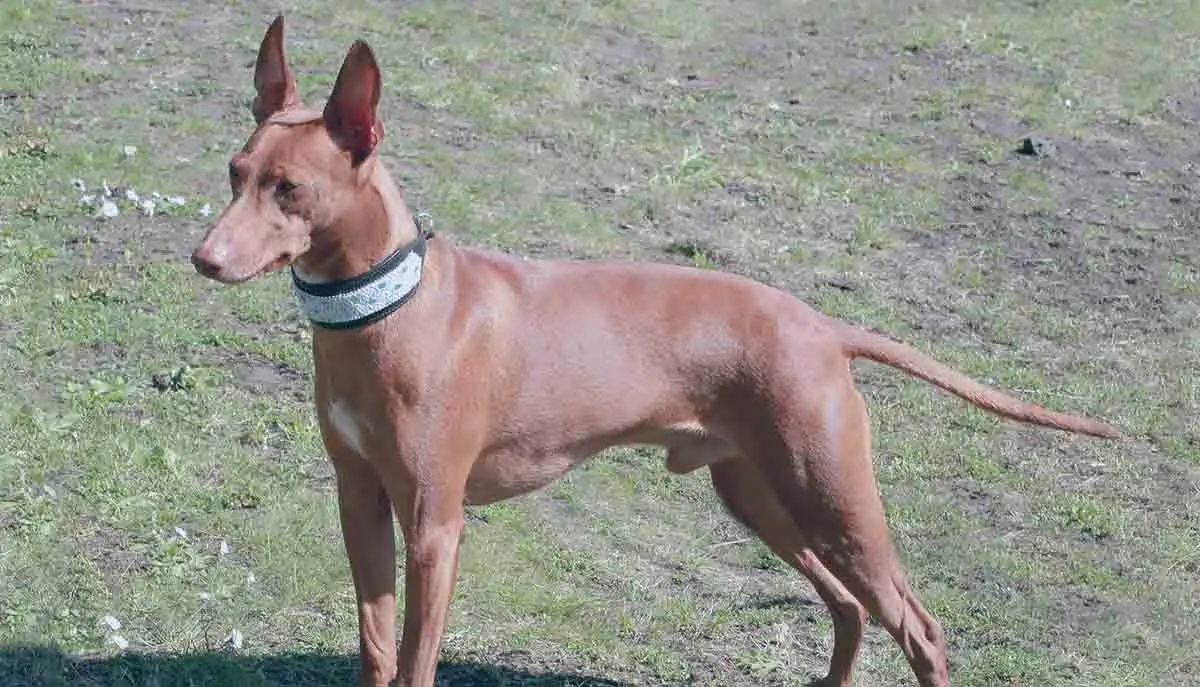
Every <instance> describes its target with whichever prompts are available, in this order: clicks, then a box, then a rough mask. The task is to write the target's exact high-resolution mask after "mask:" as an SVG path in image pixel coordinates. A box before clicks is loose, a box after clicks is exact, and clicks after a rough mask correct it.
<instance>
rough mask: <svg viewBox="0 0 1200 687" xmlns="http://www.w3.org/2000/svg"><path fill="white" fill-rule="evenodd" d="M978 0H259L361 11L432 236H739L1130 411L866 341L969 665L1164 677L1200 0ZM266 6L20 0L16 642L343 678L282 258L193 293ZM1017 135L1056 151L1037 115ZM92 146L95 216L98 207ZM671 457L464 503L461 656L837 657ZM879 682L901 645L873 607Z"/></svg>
mask: <svg viewBox="0 0 1200 687" xmlns="http://www.w3.org/2000/svg"><path fill="white" fill-rule="evenodd" d="M976 5H978V3H975V4H970V3H961V2H952V1H951V0H937V1H934V2H926V3H923V4H922V6H921V8H920V9H917V8H915V7H914V8H912V9H901V8H897V7H896V5H895V4H889V3H871V2H868V3H856V4H850V5H846V4H837V3H825V4H820V5H804V6H803V7H793V6H792V5H789V4H787V3H766V2H757V3H751V4H750V5H747V4H745V3H742V4H739V5H737V6H736V7H733V6H730V5H729V4H728V3H724V2H701V3H699V4H697V3H684V2H681V1H680V0H654V1H653V2H649V3H637V4H636V7H635V6H634V4H632V3H624V2H593V1H578V2H569V3H545V2H520V3H508V4H507V5H505V6H504V7H502V8H501V7H499V5H497V6H496V7H491V6H489V5H488V4H486V3H483V4H480V3H475V4H473V5H471V6H469V7H464V6H461V5H459V4H450V3H442V2H436V1H434V0H429V1H424V2H418V3H409V4H406V5H404V6H403V7H397V6H395V5H394V4H384V3H369V2H358V3H352V4H350V5H349V6H339V7H337V8H334V7H332V6H330V7H328V8H325V7H320V6H316V5H307V4H306V5H303V6H301V5H300V4H298V3H284V9H285V10H286V11H287V13H288V17H289V27H290V30H289V53H290V56H291V58H292V60H293V64H294V66H295V68H296V70H297V72H298V74H299V75H300V78H301V81H300V87H301V92H302V93H303V94H304V95H305V96H306V97H307V98H308V99H309V100H312V101H314V102H320V100H321V99H322V98H323V97H324V93H325V92H326V90H327V89H328V87H329V86H330V84H331V83H332V79H333V76H334V74H335V73H336V68H337V65H338V64H339V63H340V59H341V56H342V54H343V52H344V50H345V49H346V47H347V46H348V45H349V43H350V41H351V40H353V39H354V38H357V37H360V36H361V37H365V38H366V39H368V40H369V41H371V42H372V44H373V45H374V46H375V48H376V52H377V54H378V55H379V57H380V59H381V61H382V64H383V68H384V80H385V97H384V103H383V108H384V112H385V118H386V120H387V132H388V134H387V138H386V139H385V142H384V150H385V157H386V158H387V162H388V164H389V165H390V167H391V168H392V169H393V171H394V172H395V173H396V174H397V175H398V176H399V177H400V178H401V179H402V180H403V181H404V183H405V184H406V186H407V192H408V195H409V197H410V200H411V202H412V204H413V205H414V206H416V207H418V208H420V209H422V210H428V211H430V212H432V213H433V215H434V217H435V221H436V224H437V227H438V230H439V231H444V232H448V233H452V234H454V235H456V236H457V237H458V238H459V239H460V240H462V241H464V242H469V243H473V244H478V245H487V246H492V247H496V248H500V249H503V250H511V251H514V252H521V253H527V254H537V255H547V256H563V255H573V256H579V257H588V258H598V257H622V258H632V259H639V260H664V261H678V262H682V263H685V264H692V265H695V266H699V267H703V268H707V269H726V270H731V271H738V272H741V273H743V274H747V275H750V276H754V277H756V278H759V279H762V280H765V281H768V282H770V283H772V284H774V285H776V286H779V287H781V288H784V289H787V290H789V291H791V292H793V293H795V294H796V295H798V296H800V297H803V298H805V299H806V300H808V301H810V302H812V303H814V304H815V305H816V306H818V307H820V308H821V309H822V310H824V311H826V312H829V313H831V314H834V315H837V316H840V317H844V318H846V319H849V320H852V321H855V322H859V323H863V324H865V325H868V326H871V327H875V328H879V329H882V330H885V331H888V332H890V333H892V334H894V335H896V336H899V337H902V338H904V339H906V340H909V341H912V342H914V343H916V344H918V345H919V346H921V347H922V348H923V349H925V350H928V351H930V352H931V353H933V354H935V355H937V356H938V357H939V358H941V359H943V360H945V361H946V362H947V363H951V364H953V365H955V366H957V367H959V368H961V369H963V370H964V371H966V372H968V373H970V374H972V375H975V376H977V377H979V378H980V379H983V380H986V381H989V382H991V383H994V384H997V385H1000V386H1003V387H1006V388H1009V389H1012V390H1014V391H1017V392H1019V393H1020V394H1022V395H1023V396H1026V397H1028V398H1030V399H1032V400H1036V401H1038V402H1041V403H1044V404H1046V405H1049V406H1052V407H1056V408H1063V409H1071V410H1076V411H1080V412H1085V413H1091V414H1094V415H1097V416H1102V417H1105V418H1107V419H1110V420H1112V421H1114V422H1116V423H1117V424H1119V425H1121V426H1122V427H1124V428H1125V429H1126V430H1127V431H1128V433H1129V435H1130V438H1129V439H1128V440H1126V441H1123V442H1117V443H1102V442H1098V441H1093V440H1088V439H1082V438H1074V437H1066V436H1061V435H1058V434H1054V433H1049V432H1045V431H1038V430H1033V429H1027V428H1021V427H1014V426H1011V425H1009V424H1007V423H1001V422H999V421H997V420H995V419H994V418H991V417H989V416H986V415H983V414H981V413H979V412H978V411H975V410H972V409H969V408H966V407H964V406H963V404H961V403H960V402H958V401H956V400H953V399H949V398H947V397H945V396H943V395H940V394H937V393H935V392H932V391H930V390H929V389H928V388H926V387H925V386H924V385H922V384H920V383H917V382H914V381H912V380H909V379H906V378H903V377H901V376H900V375H898V374H896V373H893V372H890V371H885V370H882V369H880V368H878V367H876V366H870V365H862V366H860V369H859V372H858V374H859V378H860V380H861V382H862V386H863V388H864V391H865V393H866V395H867V396H868V399H869V403H870V406H871V412H872V415H873V417H874V419H875V422H876V433H875V448H876V452H877V459H876V465H877V472H878V476H879V479H880V483H881V489H882V493H883V495H884V498H885V501H886V503H887V506H888V513H889V518H890V522H891V526H892V528H893V532H894V535H895V538H896V540H897V543H898V545H899V547H900V549H901V551H902V553H903V556H904V558H905V560H906V562H907V565H908V567H909V570H910V572H911V576H912V578H913V582H914V585H915V587H916V589H917V591H918V593H919V594H920V595H921V596H922V598H924V599H925V600H926V602H927V605H928V606H929V607H930V609H931V610H932V611H933V612H934V613H935V614H936V615H937V616H938V617H939V618H940V619H941V620H942V621H943V624H944V625H945V627H946V630H947V636H948V642H949V645H950V650H951V661H952V668H951V670H952V678H953V680H954V681H955V684H959V685H996V684H1039V685H1081V686H1082V685H1122V686H1124V685H1161V684H1186V683H1188V681H1189V680H1192V679H1193V677H1192V676H1194V675H1196V674H1197V673H1200V662H1198V659H1197V657H1198V656H1200V646H1198V645H1197V640H1196V637H1198V636H1200V624H1198V623H1200V621H1198V620H1197V618H1200V613H1197V610H1198V609H1197V608H1196V599H1198V598H1200V582H1198V580H1200V549H1198V548H1197V542H1198V541H1200V506H1198V505H1197V504H1200V448H1198V446H1200V424H1197V423H1198V422H1200V419H1198V418H1200V415H1197V413H1196V412H1195V409H1196V408H1197V407H1200V391H1198V390H1200V377H1198V376H1197V372H1196V370H1198V369H1200V344H1198V343H1197V342H1200V324H1198V321H1197V316H1198V310H1200V305H1198V303H1200V301H1198V299H1197V298H1196V294H1197V292H1198V291H1200V287H1198V286H1197V285H1198V284H1200V279H1198V278H1197V275H1198V274H1200V240H1198V239H1197V238H1196V237H1197V236H1198V234H1197V233H1196V231H1195V226H1194V225H1195V223H1196V218H1197V211H1196V207H1197V201H1198V200H1200V195H1198V194H1197V192H1196V190H1195V188H1194V186H1195V184H1194V182H1193V180H1192V176H1194V169H1193V164H1194V160H1195V159H1196V157H1197V153H1198V152H1200V151H1198V150H1197V144H1196V141H1195V136H1194V129H1195V125H1196V123H1197V119H1198V118H1200V96H1198V95H1197V93H1196V90H1195V86H1194V84H1195V83H1196V77H1197V73H1196V70H1197V65H1200V60H1198V59H1197V57H1198V56H1197V54H1196V50H1197V43H1196V42H1195V41H1194V40H1193V39H1192V37H1193V36H1194V35H1196V34H1197V32H1198V31H1200V25H1198V24H1197V22H1198V21H1200V19H1198V15H1196V13H1195V12H1194V11H1192V10H1193V9H1194V8H1192V7H1191V5H1189V4H1188V3H1186V2H1180V1H1174V0H1172V1H1167V2H1159V3H1151V4H1147V3H1141V4H1138V5H1137V6H1136V7H1134V6H1127V5H1126V4H1123V3H1116V2H1083V1H1074V2H1060V3H1053V4H1052V5H1050V4H1046V3H1042V4H1037V3H1025V4H1014V3H994V4H992V5H988V6H986V7H984V6H976ZM277 9H278V7H277V6H276V5H270V6H268V5H267V4H262V3H257V2H232V3H224V4H222V5H220V6H219V7H218V6H206V7H204V8H200V7H199V6H193V5H188V4H183V3H166V2H159V1H158V0H146V1H144V2H141V3H138V4H137V6H136V7H134V6H129V7H125V6H123V5H122V4H120V3H65V2H50V1H48V0H24V1H20V2H14V1H11V0H0V117H2V118H3V121H4V122H5V126H3V127H0V184H2V185H3V187H4V193H3V194H2V196H0V309H2V311H3V312H4V314H5V317H4V318H3V321H0V368H2V369H3V370H4V374H3V378H2V379H3V389H4V391H5V393H4V395H3V397H0V484H3V485H4V487H3V488H2V489H0V643H2V646H0V682H3V683H5V684H8V683H12V684H30V685H66V684H71V685H76V684H78V685H118V684H143V683H147V684H148V683H152V682H157V683H159V684H190V683H193V682H195V683H201V682H204V683H219V684H229V685H284V684H286V685H325V684H344V683H345V682H346V681H347V680H349V679H350V676H351V675H352V673H353V664H354V658H353V651H354V649H355V646H356V640H355V637H354V632H355V625H354V622H355V614H354V609H353V591H352V588H351V585H350V581H349V575H348V570H347V566H346V563H345V559H344V556H343V553H342V549H341V542H340V534H339V533H338V530H337V524H336V523H337V518H336V507H335V503H334V499H333V493H332V490H331V486H332V485H331V475H330V469H329V467H328V466H327V464H326V462H325V460H324V457H323V455H322V450H321V448H320V441H319V437H318V433H317V430H316V427H315V424H314V419H313V416H312V411H311V407H310V403H311V391H310V387H309V377H308V370H309V365H310V360H309V352H308V334H307V331H306V328H305V325H304V324H303V322H302V321H301V320H300V319H299V317H298V316H297V313H296V312H295V310H294V308H293V306H292V303H291V301H290V299H289V296H288V294H287V290H286V283H285V280H284V279H282V278H279V277H272V278H267V279H263V280H261V281H260V282H256V283H253V284H249V285H245V286H243V287H238V288H218V287H215V286H213V285H211V284H208V283H206V282H204V281H203V280H201V279H199V278H198V277H196V276H195V275H194V274H193V273H192V271H191V269H190V267H189V266H188V265H187V264H186V255H187V253H188V252H189V250H190V249H191V247H192V245H193V244H194V242H195V241H196V240H197V239H198V238H199V236H200V234H201V232H202V230H203V226H204V223H205V221H206V219H205V216H204V214H203V211H204V209H205V206H206V205H207V206H208V209H210V210H219V208H220V206H221V204H222V202H223V201H224V199H225V194H226V193H227V191H226V189H224V188H223V187H224V182H223V178H224V172H223V169H224V165H225V163H226V161H227V158H228V156H229V154H230V153H231V151H233V150H235V149H236V148H237V147H238V146H240V145H241V144H242V142H243V140H244V138H245V136H246V135H247V133H248V132H249V122H250V118H249V115H248V110H247V105H248V101H249V97H250V92H251V86H250V67H251V64H252V61H253V57H254V50H255V49H256V47H257V41H258V40H259V38H260V37H261V33H262V31H263V29H264V28H265V26H266V24H267V22H268V21H269V19H270V18H271V16H273V13H274V12H275V11H276V10H277ZM1026 136H1034V137H1036V138H1037V139H1039V140H1042V141H1045V142H1046V143H1047V146H1046V147H1045V148H1044V150H1045V151H1046V152H1047V154H1045V155H1043V156H1026V155H1018V154H1016V153H1015V152H1014V151H1015V149H1016V148H1017V147H1018V145H1019V143H1020V142H1021V140H1022V139H1023V138H1024V137H1026ZM127 146H133V147H134V148H135V149H136V150H132V151H127V148H126V147H127ZM74 180H80V181H82V182H83V184H84V186H85V187H86V191H80V190H77V189H76V188H75V185H74ZM105 184H107V185H108V186H109V187H110V188H112V189H115V194H116V199H117V204H118V210H119V214H118V215H117V216H116V217H113V218H108V219H103V218H99V217H97V216H96V212H97V208H98V202H99V200H100V199H99V198H95V199H93V201H92V204H90V205H89V204H84V203H81V197H82V196H84V195H89V194H90V195H96V194H97V189H101V191H100V193H102V192H103V191H102V189H103V186H104V185H105ZM127 189H132V190H133V191H134V192H135V193H137V194H138V197H139V200H142V199H145V198H151V199H154V200H156V205H155V212H154V213H153V214H152V215H151V214H147V213H145V212H144V211H142V210H139V209H138V208H137V206H136V205H135V204H134V203H133V202H132V201H129V200H125V198H126V196H125V193H126V190H127ZM155 192H157V193H158V194H159V196H158V197H157V198H155V197H154V196H152V195H151V194H152V193H155ZM175 197H178V198H181V199H182V202H181V203H172V202H169V201H167V200H166V199H167V198H175ZM660 462H661V456H658V455H657V454H655V453H653V452H643V451H618V452H612V454H610V455H608V456H605V457H604V458H603V459H601V460H599V461H596V462H594V463H592V464H590V465H588V466H587V467H585V468H583V469H580V470H578V471H576V472H574V473H572V474H570V475H569V476H568V477H567V478H565V479H564V480H562V481H561V482H559V483H557V484H555V485H553V486H552V487H550V488H549V489H547V490H546V491H544V492H542V493H539V494H535V495H531V496H529V497H526V498H522V499H517V500H514V501H511V502H506V503H503V504H498V505H493V506H489V507H487V508H480V509H474V510H473V511H472V517H471V520H470V523H469V526H468V534H467V538H466V543H465V545H464V551H463V560H462V572H461V575H460V578H459V580H460V581H459V586H458V593H457V595H456V598H455V602H454V606H453V611H452V618H451V624H450V628H449V630H448V633H447V637H446V645H445V646H446V649H445V653H444V656H443V657H444V659H445V661H446V663H445V664H444V666H443V674H444V675H445V677H446V679H447V681H448V682H450V683H452V684H456V685H457V684H467V685H476V684H477V685H541V686H545V687H549V686H554V687H560V686H565V685H577V684H591V685H618V684H622V685H623V684H630V685H634V684H673V685H674V684H680V685H682V684H693V685H700V684H711V685H729V684H781V685H804V684H807V683H808V681H810V680H811V679H812V678H814V677H816V676H819V675H820V674H822V673H823V671H824V667H825V664H826V661H827V660H828V653H829V649H830V645H831V637H830V625H829V621H828V618H827V616H826V614H825V611H824V609H823V608H822V607H821V605H820V603H819V601H818V600H817V599H816V598H815V595H814V594H813V593H812V591H811V589H809V588H808V586H807V585H806V584H805V583H803V581H802V579H801V578H799V576H798V575H796V574H794V573H792V572H791V571H790V570H788V569H787V568H786V567H785V566H783V565H782V564H781V563H780V562H779V561H777V560H775V559H774V558H773V557H771V556H770V554H769V553H768V552H767V551H766V550H765V548H764V547H762V546H761V545H760V544H758V543H757V542H755V541H752V540H750V539H748V538H747V537H746V535H745V533H744V532H742V531H741V530H739V529H738V528H737V527H736V526H734V525H733V524H732V523H731V522H730V520H729V519H728V518H727V517H726V516H724V515H723V514H722V512H721V510H720V508H719V506H718V505H717V503H716V501H715V500H714V498H713V497H712V496H711V495H710V493H709V489H708V485H707V477H706V476H705V475H692V476H688V477H683V478H678V477H672V476H669V475H667V474H666V473H665V471H664V470H663V469H662V468H661V465H660ZM105 616H112V617H114V618H115V619H117V620H118V621H119V623H120V628H119V629H115V628H113V627H111V626H110V625H109V624H106V623H105V622H104V621H103V620H102V619H103V618H104V617H105ZM235 630H236V631H237V632H238V635H235V634H234V631H235ZM239 635H240V637H241V641H240V646H235V645H237V644H239V642H237V641H235V639H236V637H237V636H239ZM115 637H120V638H121V639H122V640H124V642H127V645H126V646H125V648H120V646H119V643H120V642H119V640H117V639H116V638H115ZM859 679H860V681H861V682H863V683H864V684H909V683H910V682H911V678H910V677H909V673H908V670H907V668H906V667H905V666H904V664H903V660H902V659H901V657H900V653H899V651H898V650H897V649H896V647H895V646H894V644H893V643H892V641H891V640H890V638H888V637H887V636H886V635H885V634H884V633H883V632H881V631H879V630H878V629H877V628H872V629H871V631H870V632H869V633H868V640H867V646H866V647H865V648H864V652H863V657H862V661H861V664H860V669H859Z"/></svg>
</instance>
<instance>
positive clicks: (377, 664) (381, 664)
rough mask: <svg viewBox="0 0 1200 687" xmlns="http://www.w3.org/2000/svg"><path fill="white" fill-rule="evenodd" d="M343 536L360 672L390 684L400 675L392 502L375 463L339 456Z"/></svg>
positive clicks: (367, 685) (366, 683)
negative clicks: (355, 600) (354, 606)
mask: <svg viewBox="0 0 1200 687" xmlns="http://www.w3.org/2000/svg"><path fill="white" fill-rule="evenodd" d="M334 468H335V472H336V474H337V485H338V509H339V510H340V511H341V520H342V538H343V540H344V541H345V545H346V555H347V557H348V558H349V559H350V574H351V576H352V577H353V578H354V592H355V596H356V597H357V598H358V642H359V647H358V648H359V676H358V681H359V684H360V685H363V687H386V686H387V684H388V683H389V682H390V681H391V680H392V678H393V677H395V675H396V540H395V530H394V529H393V526H392V504H391V501H389V500H388V496H387V492H385V491H384V488H383V484H382V482H380V480H379V476H378V475H377V474H376V472H375V469H374V467H373V466H372V465H371V464H370V463H368V462H366V461H364V460H362V459H360V458H358V457H357V456H354V457H352V458H350V459H349V460H345V461H340V462H339V461H334Z"/></svg>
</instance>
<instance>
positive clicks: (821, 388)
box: [756, 375, 948, 687]
mask: <svg viewBox="0 0 1200 687" xmlns="http://www.w3.org/2000/svg"><path fill="white" fill-rule="evenodd" d="M808 381H809V382H810V384H808V385H807V386H805V387H804V388H803V389H802V393H803V398H798V397H792V398H789V399H781V400H783V401H791V402H784V403H781V405H780V406H778V407H784V408H787V409H788V414H787V416H786V417H783V418H780V419H779V421H778V422H777V423H776V424H775V426H776V427H777V428H778V430H779V433H778V435H776V436H775V437H774V438H773V439H777V440H778V442H779V443H777V444H776V442H775V440H770V441H768V443H767V444H766V445H762V446H760V447H759V448H761V449H762V450H761V451H760V452H759V453H758V454H757V456H756V457H760V460H759V462H758V464H759V466H760V467H761V468H762V469H763V471H764V475H765V477H766V478H767V482H768V488H769V489H770V490H771V491H772V492H773V493H774V494H775V496H776V497H777V498H778V499H779V501H780V503H781V504H782V506H783V507H784V508H785V509H786V511H787V512H788V513H789V514H790V515H791V520H792V522H793V523H795V524H796V525H797V526H798V527H799V528H800V529H801V531H802V534H803V536H804V539H805V543H806V544H807V546H809V547H810V548H811V550H812V552H813V553H815V556H813V559H814V560H816V561H817V562H818V563H820V564H823V567H825V568H827V572H828V573H832V574H831V577H832V578H836V579H837V580H839V581H840V582H841V583H842V584H843V585H845V588H846V589H847V590H849V593H850V594H852V595H853V597H854V598H855V599H857V600H858V601H859V602H860V603H861V604H862V605H863V606H865V607H866V608H867V610H868V611H870V612H871V614H872V615H874V616H875V617H876V618H877V619H878V620H879V622H880V623H881V624H882V625H883V626H884V627H885V628H886V629H887V630H888V632H889V633H890V634H891V635H892V637H893V638H895V640H896V641H897V643H899V645H900V648H901V649H902V650H903V652H904V656H905V658H906V659H908V663H909V665H910V666H911V667H912V669H913V672H914V673H915V674H916V677H917V680H918V682H919V683H920V684H921V686H922V687H945V685H946V684H947V683H948V676H947V668H946V651H945V644H944V641H943V637H942V629H941V626H940V625H939V624H938V622H937V621H936V620H935V619H934V618H933V616H931V615H930V614H929V612H928V611H926V610H925V608H924V606H922V605H921V602H920V601H919V600H918V599H917V597H916V596H915V595H914V594H913V592H912V590H911V589H910V588H909V585H908V581H907V579H906V576H905V574H904V571H903V569H902V568H901V565H900V561H899V557H898V556H897V553H896V549H895V546H894V545H893V543H892V540H891V537H890V535H889V534H888V530H887V523H886V522H885V520H884V511H883V503H882V501H881V499H880V497H879V491H878V488H877V486H876V482H875V476H874V471H873V470H872V466H871V456H870V445H871V439H870V430H869V426H868V417H867V410H866V405H865V404H864V403H863V399H862V396H861V395H860V394H859V393H858V391H856V390H855V389H854V387H853V385H852V383H851V382H850V379H849V377H848V376H845V377H843V376H841V375H838V376H834V377H831V378H826V379H821V380H818V381H816V382H815V383H812V382H813V380H808Z"/></svg>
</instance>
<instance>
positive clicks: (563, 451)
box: [466, 422, 738, 505]
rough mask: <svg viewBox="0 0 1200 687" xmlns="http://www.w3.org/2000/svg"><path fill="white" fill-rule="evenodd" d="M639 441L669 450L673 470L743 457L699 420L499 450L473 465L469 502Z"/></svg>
mask: <svg viewBox="0 0 1200 687" xmlns="http://www.w3.org/2000/svg"><path fill="white" fill-rule="evenodd" d="M634 445H642V446H645V445H651V446H659V447H661V448H664V449H666V450H667V461H666V466H667V469H668V470H670V471H671V472H673V473H676V474H685V473H688V472H692V471H693V470H698V469H700V468H702V467H706V466H708V465H711V464H713V463H717V462H721V461H725V460H730V459H733V458H736V457H737V456H738V453H737V451H736V449H735V448H734V447H733V445H732V444H730V443H729V442H727V441H725V440H724V439H722V438H721V437H719V436H717V435H715V434H713V433H711V432H709V431H708V430H706V429H705V428H704V427H703V426H702V425H700V424H699V423H697V422H682V423H677V424H672V425H667V426H664V427H654V428H648V429H647V428H643V429H639V430H637V431H631V432H628V433H624V434H621V435H618V436H616V437H613V438H610V439H608V440H603V441H600V440H597V441H581V442H578V443H576V444H574V445H573V446H570V447H563V448H556V449H553V450H541V451H538V450H532V449H528V448H526V449H523V450H522V449H515V448H514V449H506V450H499V451H494V452H491V453H488V454H485V455H484V456H482V457H481V458H480V459H479V461H477V462H476V463H475V466H474V467H473V468H472V469H471V474H470V476H469V477H468V478H467V489H466V502H467V503H468V504H471V505H483V504H488V503H495V502H496V501H502V500H504V499H507V498H512V497H514V496H519V495H521V494H525V493H528V492H531V491H535V490H537V489H541V488H542V487H544V486H546V485H548V484H550V483H551V482H553V481H555V480H556V479H558V478H559V477H562V476H563V475H565V474H566V473H567V472H568V471H569V470H570V469H571V468H573V467H575V466H576V465H578V464H580V463H583V462H585V461H587V460H588V459H589V458H591V457H592V456H594V455H596V454H598V453H600V452H601V451H603V450H604V449H607V448H610V447H613V446H634Z"/></svg>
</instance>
